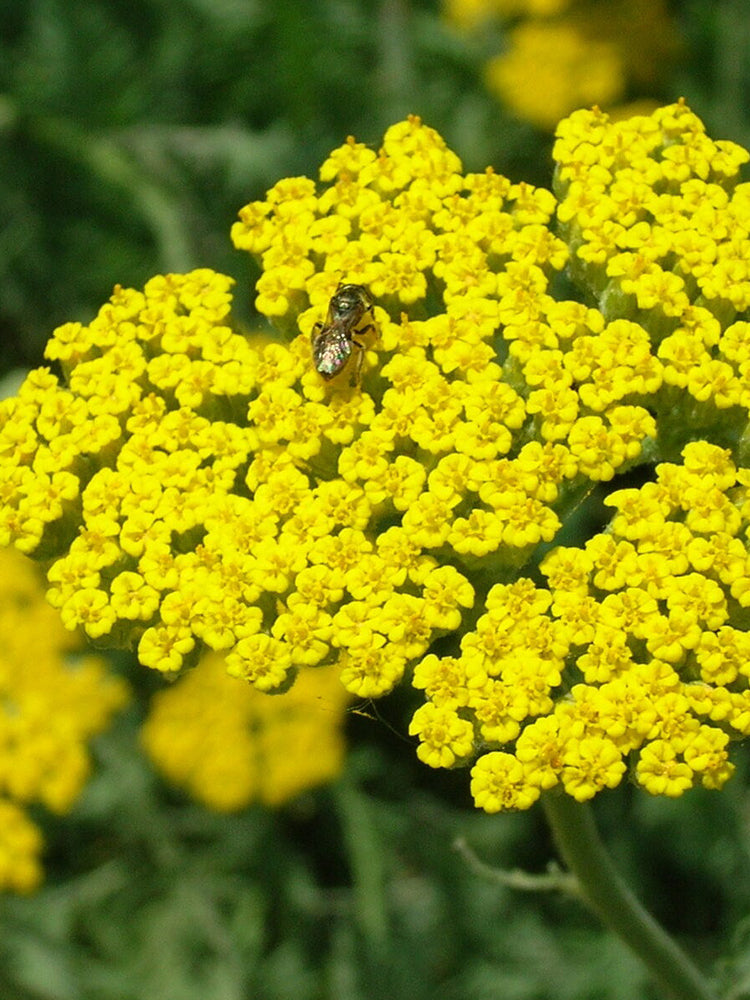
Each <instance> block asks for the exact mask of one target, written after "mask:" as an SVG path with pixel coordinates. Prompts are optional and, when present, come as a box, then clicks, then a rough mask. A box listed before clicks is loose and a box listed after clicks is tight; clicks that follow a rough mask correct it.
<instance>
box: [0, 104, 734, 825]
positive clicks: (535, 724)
mask: <svg viewBox="0 0 750 1000" xmlns="http://www.w3.org/2000/svg"><path fill="white" fill-rule="evenodd" d="M555 154H556V159H557V169H556V174H555V179H554V190H555V194H554V195H553V194H552V193H551V192H549V191H545V190H542V189H537V188H533V187H531V186H530V185H527V184H523V183H521V184H512V183H511V182H510V181H508V180H507V179H506V178H503V177H501V176H499V175H497V174H495V173H494V172H493V171H492V170H491V169H488V170H487V171H485V172H484V173H477V174H472V173H469V174H464V173H463V172H462V169H461V164H460V161H459V160H458V158H457V156H456V155H455V154H454V153H453V152H452V151H451V150H449V149H448V148H447V147H446V145H445V143H444V142H443V140H442V139H441V138H440V136H439V135H438V134H437V133H436V132H435V131H433V130H432V129H430V128H428V127H427V126H425V125H424V124H423V123H422V122H421V121H420V120H419V119H418V118H415V117H412V118H410V119H408V120H407V121H404V122H401V123H399V124H397V125H395V126H393V127H392V128H391V129H389V130H388V132H387V133H386V136H385V138H384V140H383V145H382V148H381V149H380V150H379V151H377V152H375V151H371V150H369V149H367V147H365V146H363V145H362V144H360V143H357V142H356V141H354V140H353V139H350V140H348V141H347V142H346V143H344V144H343V145H342V146H341V148H340V149H338V150H334V151H333V152H332V154H331V155H330V157H329V158H328V159H327V160H326V162H325V164H324V165H323V167H322V169H321V183H320V184H316V183H315V182H314V181H313V180H311V179H309V178H290V179H286V180H283V181H281V182H279V184H277V185H276V186H275V187H274V188H273V189H272V190H271V191H269V192H268V195H267V197H266V199H264V200H263V201H258V202H254V203H252V204H251V205H248V206H246V207H245V208H244V209H243V210H242V211H241V212H240V220H239V221H238V222H237V223H236V224H235V226H234V227H233V231H232V235H233V239H234V242H235V245H236V246H237V247H240V248H242V249H246V250H248V251H249V252H251V253H253V254H255V255H256V256H257V257H258V258H259V260H260V264H261V267H262V270H263V274H262V277H261V279H260V281H259V282H258V286H257V298H256V306H257V307H258V309H259V311H260V312H262V313H265V314H266V315H267V316H268V317H269V318H271V319H272V320H273V323H274V325H275V326H276V327H277V328H278V330H279V331H280V332H279V335H277V336H276V337H272V334H271V331H270V329H269V330H268V331H266V333H265V334H257V335H254V336H253V337H248V336H247V335H246V334H244V333H243V332H241V331H240V330H239V328H238V327H237V326H236V325H235V324H234V322H233V320H232V318H231V313H230V306H231V296H230V284H231V282H230V279H228V278H226V277H224V276H222V275H219V274H216V273H215V272H212V271H209V270H200V271H194V272H192V273H191V274H188V275H167V276H163V277H158V278H155V279H153V280H152V281H150V282H149V283H148V284H147V285H146V287H145V288H144V290H143V291H142V292H138V291H133V290H124V289H120V288H118V289H117V290H116V291H115V294H114V295H113V297H112V299H111V301H110V303H108V304H107V305H106V306H105V307H104V308H103V309H102V311H101V312H100V314H99V316H98V317H97V318H96V319H95V320H94V321H93V322H92V323H91V324H89V326H88V327H83V326H81V325H80V324H67V325H66V326H65V327H62V328H61V329H60V330H58V331H56V333H55V336H54V337H53V339H52V340H51V341H50V344H49V346H48V351H47V353H48V357H49V358H50V359H54V360H56V361H58V362H59V363H60V365H61V367H62V370H63V380H62V382H58V380H57V379H55V378H54V377H53V376H52V375H51V374H50V373H49V372H48V371H46V370H42V371H38V372H32V373H31V374H30V375H29V377H28V378H27V380H26V382H25V383H24V384H23V386H22V387H21V389H20V390H19V393H18V395H17V396H16V397H15V398H13V399H10V400H7V401H5V402H4V403H3V404H2V406H1V409H0V413H1V414H2V429H1V430H0V474H1V476H2V480H1V481H0V541H2V542H4V543H6V544H9V543H13V544H15V545H16V546H17V547H18V548H20V549H22V550H23V551H24V552H28V553H31V554H33V555H34V556H35V557H37V558H39V559H41V560H43V561H44V562H45V563H46V564H47V567H48V580H49V599H50V601H51V602H52V603H53V604H54V605H55V607H57V608H59V609H60V613H61V615H62V618H63V621H64V623H65V624H66V625H67V626H68V627H70V628H72V627H75V626H77V625H82V626H83V628H84V629H85V630H86V631H87V632H88V634H89V635H90V636H91V637H92V638H95V639H96V640H97V642H99V643H103V644H109V645H113V646H115V645H135V646H137V648H138V652H139V656H140V658H141V661H142V662H143V663H144V664H147V665H148V666H151V667H154V668H156V669H158V670H161V671H164V672H165V673H175V672H177V671H179V670H180V669H181V668H182V667H183V666H185V665H188V664H191V663H193V662H194V661H195V660H196V659H197V657H198V655H199V653H200V651H201V649H202V648H209V649H213V650H215V651H217V652H220V653H221V654H222V655H223V656H224V657H225V661H226V665H227V669H228V671H229V672H230V673H231V674H233V675H234V676H235V677H240V678H243V679H245V680H246V681H248V682H249V683H251V684H252V685H254V686H255V687H257V688H258V689H260V690H261V691H266V692H269V691H279V692H283V691H286V690H287V689H288V688H289V687H290V685H291V684H292V682H293V680H294V678H295V676H296V675H298V674H301V675H303V676H307V675H308V674H311V675H313V676H314V675H315V672H316V671H322V670H323V669H327V668H328V666H329V665H330V666H331V667H332V669H335V670H337V671H338V673H339V676H340V678H341V680H342V681H343V683H344V685H345V686H346V688H347V689H348V690H349V691H350V692H351V693H352V694H354V695H356V696H358V697H363V698H374V697H379V696H381V695H384V694H387V693H388V692H389V691H391V690H392V689H393V688H394V687H395V686H396V685H398V684H401V683H411V684H412V685H413V687H414V688H416V689H417V690H418V691H420V692H423V697H424V703H423V704H422V705H421V706H420V707H418V708H417V710H416V712H415V715H414V718H413V720H412V723H411V727H410V731H411V734H412V735H414V736H416V737H418V739H419V748H418V753H419V756H420V758H421V759H422V760H423V761H425V762H426V763H427V764H428V765H430V766H434V767H455V766H465V765H468V764H473V772H472V775H473V777H472V788H473V791H474V795H475V801H476V803H477V805H478V806H480V807H482V808H485V809H487V810H490V811H495V810H498V809H507V808H527V807H528V806H529V805H531V803H532V802H534V801H535V800H536V799H537V798H538V797H539V796H540V795H541V794H543V793H544V792H545V791H547V790H549V789H551V788H552V787H553V786H555V785H558V786H559V788H558V793H559V792H560V791H562V792H564V793H566V794H568V795H571V796H572V797H574V798H575V799H577V800H579V801H584V800H586V799H589V798H591V797H592V796H594V795H595V794H597V793H598V792H599V791H601V790H603V789H606V788H612V787H614V786H615V785H617V784H618V783H619V782H621V781H622V780H623V777H624V775H625V774H627V773H630V774H631V775H632V776H633V779H634V780H635V781H636V782H638V783H639V784H641V785H642V786H643V787H644V788H645V789H646V790H647V791H649V792H651V793H654V794H665V795H675V794H680V793H681V792H682V791H684V790H685V789H686V788H687V787H689V786H690V785H692V784H694V783H695V782H701V783H702V784H703V785H704V786H706V787H710V788H718V787H720V786H721V785H722V784H723V783H724V782H725V781H726V780H727V778H728V777H729V776H730V774H731V771H732V764H731V762H730V760H729V752H730V748H731V745H732V741H733V740H736V739H737V738H739V737H741V736H744V735H747V734H748V733H750V708H748V706H749V705H750V688H749V687H748V673H749V672H748V670H747V668H746V667H745V663H746V661H747V655H746V649H745V646H746V645H747V640H746V634H747V613H746V609H747V607H748V606H750V558H749V557H748V550H747V533H748V527H749V526H750V503H749V502H748V487H749V486H750V469H748V467H747V464H746V463H747V455H748V440H750V434H749V432H748V410H749V409H750V382H749V381H748V370H749V366H750V360H749V359H750V323H748V320H747V316H746V311H747V310H749V309H750V277H748V276H747V275H743V273H741V272H742V269H741V266H740V264H741V262H742V261H744V260H745V258H746V257H747V254H748V246H749V244H748V238H747V235H746V234H747V232H748V230H750V197H749V196H748V192H747V190H746V188H747V185H745V184H743V183H741V182H740V180H739V175H738V172H739V169H740V166H741V165H742V164H743V163H744V162H746V161H747V160H748V158H749V157H748V154H747V153H746V152H745V151H744V150H742V149H741V148H740V147H738V146H735V145H733V144H731V143H726V142H715V141H713V140H711V139H710V138H708V137H707V136H706V134H705V131H704V129H703V126H702V124H701V123H700V121H699V120H698V119H697V118H696V117H695V116H694V115H693V114H692V113H691V112H690V110H689V109H688V108H687V107H686V106H685V105H684V104H682V103H678V104H675V105H672V106H670V107H667V108H664V109H661V110H660V111H657V112H655V113H654V114H653V115H651V116H642V117H636V118H631V119H629V120H626V121H622V122H618V123H613V122H611V121H610V120H609V119H608V118H607V116H606V115H604V114H602V113H601V112H599V111H597V110H594V111H582V112H576V113H575V114H573V115H572V116H571V117H570V118H568V119H567V120H566V121H564V122H562V123H561V125H560V126H559V129H558V137H557V144H556V147H555ZM707 262H708V263H709V264H710V265H711V266H706V265H707ZM719 263H721V265H722V266H718V264H719ZM714 264H716V265H717V266H714ZM342 282H343V283H354V284H363V285H365V286H366V287H367V288H368V289H369V291H370V293H371V294H372V295H373V297H374V298H375V306H374V309H373V323H374V325H375V328H376V330H375V333H374V334H368V342H367V343H366V344H364V345H363V351H364V356H363V361H362V370H361V379H360V380H359V384H355V385H352V384H351V382H352V380H351V379H350V378H349V377H348V375H347V370H348V369H347V364H346V362H345V361H344V363H342V366H341V367H342V372H341V377H339V375H338V374H336V375H335V376H334V377H332V378H331V379H328V380H327V379H323V378H321V376H320V375H319V374H318V372H317V371H316V370H315V367H314V365H313V361H312V358H311V347H310V334H311V332H312V331H313V330H314V329H315V325H316V324H318V323H321V322H323V321H324V320H325V317H326V315H327V311H328V306H329V301H330V299H331V297H332V296H333V295H334V294H335V292H336V289H337V288H338V286H339V284H340V283H342ZM574 288H575V289H577V291H576V292H575V294H574V295H573V294H572V293H571V292H570V290H571V289H574ZM561 289H565V290H566V294H570V296H571V297H568V298H565V297H563V293H562V292H561ZM579 298H580V300H581V301H578V299H579ZM584 301H586V302H588V303H595V305H591V304H589V305H584V304H583V302H584ZM350 332H351V331H350ZM282 333H283V334H284V335H285V336H286V338H287V339H286V340H285V339H283V337H282V336H281V334H282ZM354 381H355V382H356V380H354ZM636 468H637V469H638V473H637V475H638V477H640V478H627V479H626V478H625V477H624V475H623V474H624V473H627V472H629V471H630V470H632V469H636ZM594 489H595V490H596V491H597V493H598V495H599V496H600V497H602V498H603V499H604V503H605V505H608V507H609V508H610V509H611V511H612V520H611V523H610V525H609V526H608V528H607V529H606V530H605V531H603V532H597V533H594V534H593V536H592V537H590V538H588V539H587V540H586V541H585V542H584V543H583V544H582V547H580V548H573V547H567V548H559V547H558V548H553V547H552V546H553V545H554V543H555V541H556V539H558V536H559V532H560V530H561V528H565V527H566V526H567V525H568V523H569V522H571V520H573V523H576V521H575V520H574V519H575V518H576V516H577V511H578V508H579V506H580V504H581V503H582V502H585V499H586V497H587V495H588V494H589V493H590V492H591V491H592V490H594ZM605 509H607V507H606V506H605ZM581 520H582V519H580V518H579V519H578V523H579V528H578V532H579V534H578V536H577V537H579V538H580V537H581V532H582V531H583V528H581V527H580V523H581ZM583 520H585V519H583ZM569 537H576V536H569ZM544 577H546V579H547V584H546V586H545V585H543V582H542V581H543V578H544ZM321 676H322V674H321Z"/></svg>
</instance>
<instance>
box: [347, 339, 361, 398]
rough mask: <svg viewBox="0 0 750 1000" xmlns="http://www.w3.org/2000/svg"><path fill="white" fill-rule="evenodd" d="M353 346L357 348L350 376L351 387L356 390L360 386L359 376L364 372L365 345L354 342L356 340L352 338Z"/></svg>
mask: <svg viewBox="0 0 750 1000" xmlns="http://www.w3.org/2000/svg"><path fill="white" fill-rule="evenodd" d="M352 346H353V347H355V348H356V351H353V352H352V353H353V354H354V357H353V358H352V360H351V362H350V367H351V375H350V376H349V385H350V386H351V387H352V388H355V387H356V386H358V385H359V376H360V372H361V371H362V362H363V361H364V359H365V345H364V344H360V342H359V341H358V340H354V338H353V337H352Z"/></svg>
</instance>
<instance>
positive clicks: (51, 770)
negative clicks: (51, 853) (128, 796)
mask: <svg viewBox="0 0 750 1000" xmlns="http://www.w3.org/2000/svg"><path fill="white" fill-rule="evenodd" d="M0 576H1V577H2V580H3V585H2V588H0V635H2V637H3V644H2V650H1V651H0V890H10V891H13V892H30V891H31V890H33V889H35V888H36V887H37V886H38V885H39V883H40V882H41V880H42V876H43V871H42V865H41V853H42V849H43V838H42V833H41V831H40V829H39V827H38V826H37V825H36V823H35V821H34V820H33V819H32V818H31V817H30V815H29V813H28V811H27V810H28V809H29V807H31V806H34V805H36V804H41V805H42V806H44V807H46V808H47V809H49V810H51V811H52V812H55V813H65V812H67V811H68V810H69V809H71V808H72V806H73V804H74V803H75V801H76V799H77V798H78V796H79V795H80V793H81V790H82V788H83V786H84V784H85V782H86V779H87V778H88V776H89V773H90V770H91V762H90V758H89V755H88V751H87V747H86V744H87V741H88V740H89V739H91V737H92V736H94V735H96V734H97V733H99V732H101V731H102V730H104V729H105V728H106V726H107V725H108V723H109V720H110V718H111V716H112V714H113V713H114V712H115V711H116V710H117V709H119V708H120V707H121V706H122V705H123V703H124V702H125V700H126V691H125V687H124V685H123V683H122V682H121V681H120V680H119V678H116V677H113V676H109V675H107V674H106V672H105V664H104V661H102V660H100V659H99V658H98V657H93V656H88V655H86V656H81V655H79V650H80V646H81V643H80V640H79V638H78V637H73V636H71V635H70V634H69V633H68V632H66V631H65V629H63V628H62V626H61V624H60V619H59V616H58V615H57V614H56V613H55V612H54V611H53V609H52V608H50V606H49V605H48V604H47V603H46V602H45V600H44V587H43V580H42V579H41V578H40V575H39V573H38V570H37V567H36V566H34V564H33V563H31V562H30V561H29V560H28V559H25V558H24V557H23V556H21V555H19V554H18V553H17V552H14V551H12V550H7V549H6V550H4V551H0Z"/></svg>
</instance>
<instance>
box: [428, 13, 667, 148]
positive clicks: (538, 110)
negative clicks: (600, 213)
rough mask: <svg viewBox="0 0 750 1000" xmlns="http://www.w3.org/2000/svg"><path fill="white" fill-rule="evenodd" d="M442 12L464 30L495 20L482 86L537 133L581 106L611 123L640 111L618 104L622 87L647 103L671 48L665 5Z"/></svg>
mask: <svg viewBox="0 0 750 1000" xmlns="http://www.w3.org/2000/svg"><path fill="white" fill-rule="evenodd" d="M444 9H445V13H446V16H447V18H448V20H449V21H450V22H452V23H453V24H455V25H457V26H458V27H460V28H461V29H464V30H465V29H469V30H471V29H474V30H486V25H487V23H488V22H491V21H496V22H498V24H499V26H500V27H501V28H502V31H503V41H504V46H503V49H502V51H500V52H499V53H498V54H497V55H495V56H493V57H492V58H491V59H490V60H489V61H488V63H487V65H486V67H485V79H486V81H487V87H488V89H489V90H490V91H491V92H492V93H493V94H495V95H496V96H497V97H498V98H499V100H500V101H502V103H503V104H504V105H505V106H506V107H507V108H508V109H509V110H510V111H511V112H513V113H514V114H516V115H518V116H519V117H520V118H524V119H526V120H527V121H530V122H532V123H533V124H534V125H537V126H538V127H539V128H543V129H552V128H554V126H555V125H556V124H557V122H558V121H559V120H560V118H561V117H563V116H564V115H566V114H569V113H570V112H571V111H573V110H574V109H575V108H578V107H581V106H585V105H591V104H597V105H599V106H600V107H603V108H606V109H607V110H608V111H610V112H611V113H612V114H613V117H614V118H621V117H626V116H630V115H632V114H635V113H636V112H637V111H643V110H644V109H643V108H642V107H641V108H638V107H637V106H636V105H632V104H631V105H630V106H629V111H627V112H626V111H625V110H621V109H620V107H619V102H621V101H622V100H623V98H624V97H625V95H626V93H627V91H628V89H630V90H631V91H634V92H635V93H636V94H639V95H640V99H641V100H644V99H646V100H647V99H648V98H649V97H650V95H651V94H653V93H654V90H655V89H656V88H655V85H656V84H657V83H658V81H659V79H661V78H662V77H663V74H664V70H665V67H666V66H668V65H669V64H670V62H671V61H672V60H673V58H674V56H675V54H676V51H677V47H678V46H677V35H676V28H675V25H674V23H673V22H672V20H671V17H670V14H669V11H668V9H667V5H666V4H665V2H664V0H645V2H641V3H638V4H632V3H629V2H628V0H605V2H601V0H595V2H592V0H537V2H535V0H468V2H467V0H445V3H444ZM624 107H625V106H623V109H624ZM648 110H649V111H651V110H653V105H652V106H651V107H649V108H648Z"/></svg>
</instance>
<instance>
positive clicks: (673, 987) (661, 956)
mask: <svg viewBox="0 0 750 1000" xmlns="http://www.w3.org/2000/svg"><path fill="white" fill-rule="evenodd" d="M542 803H543V805H544V809H545V812H546V814H547V820H548V822H549V824H550V826H551V828H552V833H553V836H554V838H555V843H556V845H557V848H558V850H559V852H560V856H561V858H562V859H563V861H564V862H565V864H566V865H567V866H568V868H569V869H570V871H571V872H572V873H573V874H574V875H575V876H576V878H577V880H578V884H579V888H580V892H581V895H582V897H583V900H584V902H586V903H587V905H588V906H589V907H590V908H591V910H593V912H594V913H595V914H596V915H597V917H599V919H600V920H601V921H602V923H603V924H605V925H606V926H607V927H609V929H610V930H612V931H614V932H615V934H617V935H618V937H620V938H621V939H622V940H623V941H624V942H625V943H626V944H627V945H629V946H630V947H631V948H632V949H633V951H634V952H635V953H636V954H637V955H638V956H639V957H640V959H641V960H642V961H643V962H644V964H645V965H646V966H647V967H648V969H650V971H651V973H652V975H653V976H654V978H655V980H656V981H657V983H658V984H659V986H660V987H661V989H662V991H663V992H664V995H665V996H667V997H671V998H673V1000H715V996H716V994H715V993H714V991H713V990H712V988H711V986H710V985H709V983H708V982H707V981H706V980H705V979H704V978H703V976H702V975H701V973H700V972H699V971H698V969H696V967H695V966H694V965H693V963H692V962H691V961H690V959H689V958H688V957H687V955H686V954H685V953H684V952H683V951H682V949H681V948H679V947H678V945H677V944H676V943H675V942H674V941H673V940H672V938H671V937H670V936H669V935H668V934H667V933H666V931H665V930H664V929H663V928H662V927H661V926H660V925H659V924H658V923H657V922H656V921H655V920H654V918H653V917H652V916H651V915H650V914H649V913H647V912H646V910H645V909H644V908H643V906H642V905H641V904H640V903H639V902H638V900H637V899H636V898H635V896H634V895H633V893H632V892H631V891H630V889H628V887H627V886H626V885H625V883H624V882H623V880H622V878H621V877H620V875H619V874H618V872H617V871H616V869H615V867H614V865H613V863H612V859H611V858H610V856H609V854H608V853H607V850H606V848H605V846H604V844H603V843H602V840H601V838H600V836H599V832H598V830H597V829H596V825H595V823H594V817H593V814H592V812H591V809H590V807H589V806H587V805H585V804H582V803H579V802H576V801H575V800H574V799H572V798H571V797H570V796H569V795H556V794H552V795H544V796H543V797H542Z"/></svg>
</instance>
